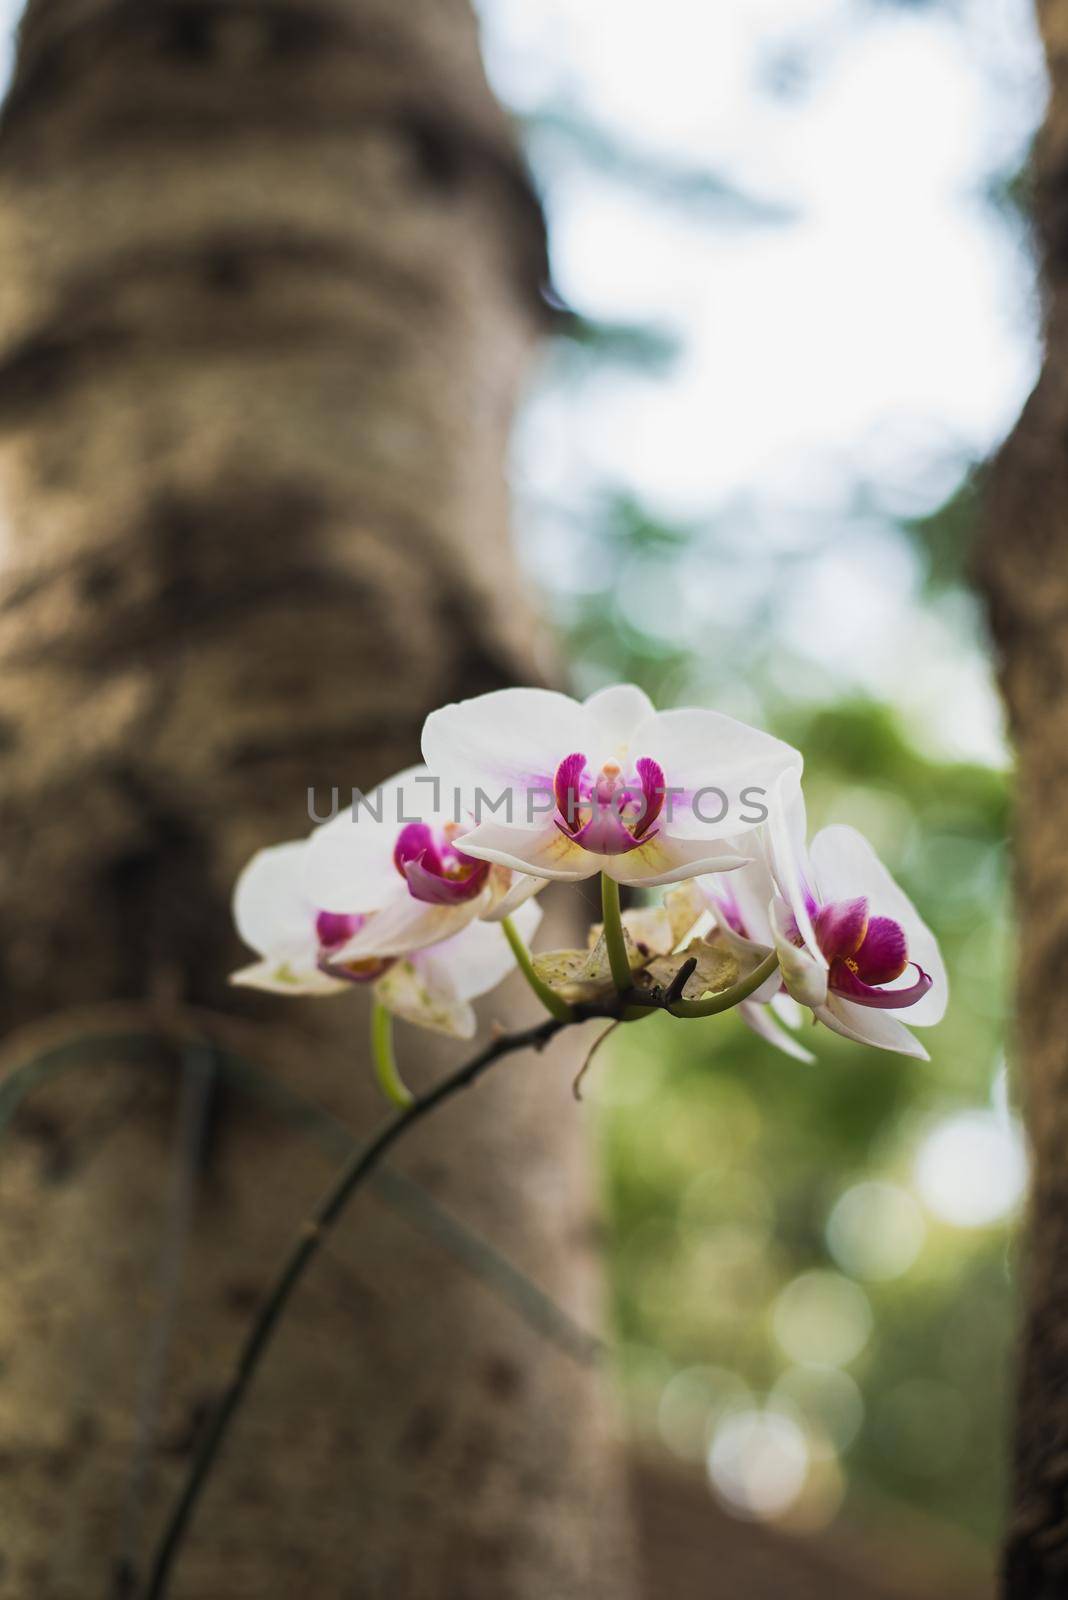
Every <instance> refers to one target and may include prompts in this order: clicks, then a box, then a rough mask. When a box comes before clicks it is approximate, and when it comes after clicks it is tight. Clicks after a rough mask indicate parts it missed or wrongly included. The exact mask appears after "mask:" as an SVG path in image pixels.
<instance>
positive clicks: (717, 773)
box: [631, 709, 801, 839]
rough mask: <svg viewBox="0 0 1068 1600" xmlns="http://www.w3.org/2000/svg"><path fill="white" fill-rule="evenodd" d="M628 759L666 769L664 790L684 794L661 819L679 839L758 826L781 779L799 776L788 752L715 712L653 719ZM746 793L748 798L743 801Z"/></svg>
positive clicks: (796, 757)
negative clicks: (793, 773) (785, 774)
mask: <svg viewBox="0 0 1068 1600" xmlns="http://www.w3.org/2000/svg"><path fill="white" fill-rule="evenodd" d="M631 754H632V756H633V757H634V758H637V757H640V756H652V757H653V759H654V760H655V761H658V762H659V763H660V765H661V767H662V768H663V769H664V782H665V785H666V786H667V788H668V789H669V790H671V789H684V790H685V791H686V795H685V796H683V797H682V798H677V799H675V800H674V802H672V801H671V800H670V798H669V799H668V800H667V801H665V806H664V811H663V812H662V813H661V816H662V817H663V818H664V823H663V827H664V830H665V831H667V832H669V833H671V834H672V835H673V836H675V837H677V838H681V839H710V838H714V839H723V838H727V837H729V836H730V835H732V834H738V833H742V832H748V831H749V830H750V829H752V828H754V827H757V826H758V825H759V824H760V823H761V822H762V821H763V820H764V816H763V814H762V813H761V807H763V806H765V805H766V804H767V796H768V795H769V794H770V793H771V791H772V789H773V787H774V785H775V783H776V782H777V780H778V779H779V777H780V776H781V774H782V773H783V772H785V771H787V770H789V769H796V770H797V771H798V772H800V770H801V756H800V754H799V753H798V751H796V750H794V749H793V748H792V746H790V745H788V744H784V743H783V742H782V740H781V739H773V738H772V736H771V735H770V734H768V733H761V732H760V731H759V729H757V728H750V727H748V726H747V724H746V723H744V722H736V721H735V719H734V718H733V717H727V716H724V715H723V714H722V713H721V712H719V711H701V710H696V709H683V710H678V711H658V712H655V713H654V714H653V716H651V717H650V718H649V719H648V720H647V721H646V722H644V723H642V724H641V726H640V727H638V728H637V729H636V730H635V733H634V736H633V739H632V741H631ZM702 790H704V791H708V792H707V793H704V794H702V793H701V791H702ZM716 790H722V792H723V794H724V795H725V797H726V803H724V802H722V801H721V800H720V798H719V796H718V795H717V794H716V793H715V792H713V791H716ZM747 790H751V791H753V792H752V793H751V794H749V795H748V796H747V797H746V798H743V796H744V795H745V793H746V791H747ZM721 810H722V811H723V812H724V815H723V816H722V817H719V812H720V811H721ZM716 818H718V820H712V819H716ZM706 819H708V820H706Z"/></svg>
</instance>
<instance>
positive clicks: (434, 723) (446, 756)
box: [423, 689, 588, 848]
mask: <svg viewBox="0 0 1068 1600" xmlns="http://www.w3.org/2000/svg"><path fill="white" fill-rule="evenodd" d="M587 726H588V725H587V723H586V720H585V718H584V715H583V710H582V707H581V706H580V705H579V703H578V701H577V700H572V699H570V698H569V697H568V696H567V695H566V694H557V693H555V692H554V691H552V690H550V689H498V690H496V691H495V692H494V693H492V694H483V695H478V696H477V697H476V698H475V699H473V700H461V701H460V702H459V703H458V704H455V705H449V706H443V707H442V708H441V710H440V711H433V712H431V714H430V716H429V717H428V718H427V719H426V723H425V724H424V726H423V758H424V760H425V761H426V764H427V766H428V767H429V768H430V769H431V771H432V772H434V773H436V774H437V775H438V776H439V777H440V778H441V780H442V783H443V784H444V785H445V786H446V788H448V789H449V790H450V791H451V790H452V789H453V788H455V789H458V790H459V791H460V796H461V803H462V807H463V811H464V815H465V817H467V818H469V819H471V820H473V821H474V822H475V823H476V825H477V824H479V823H482V822H485V823H490V822H493V820H494V818H495V817H496V819H498V820H499V821H500V822H501V823H502V824H503V825H505V826H511V827H516V828H526V829H528V830H530V829H534V830H540V829H541V828H542V827H543V826H544V823H545V820H546V817H547V816H548V815H550V814H551V813H550V812H547V811H546V810H545V809H544V807H545V805H547V804H548V800H549V794H543V795H542V796H539V800H538V804H539V806H540V807H541V809H540V810H536V811H535V812H534V814H533V815H531V812H530V810H529V808H528V804H527V795H528V793H529V792H530V791H531V790H532V789H535V790H542V791H545V789H546V786H547V785H548V786H550V788H551V784H552V780H553V776H554V774H555V772H556V769H557V767H558V766H559V765H560V762H561V761H562V760H563V759H564V757H565V756H567V755H571V754H573V753H574V752H575V751H577V750H581V749H582V742H581V741H582V738H583V736H584V734H585V733H586V731H587ZM478 790H481V791H482V794H483V798H482V800H481V802H479V800H478V794H477V791H478ZM502 798H503V799H505V802H506V803H505V805H504V806H502V808H501V809H499V810H494V809H493V808H494V807H495V806H496V803H497V802H498V800H500V799H502ZM465 848H466V846H465Z"/></svg>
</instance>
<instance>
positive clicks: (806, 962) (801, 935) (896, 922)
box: [768, 788, 949, 1060]
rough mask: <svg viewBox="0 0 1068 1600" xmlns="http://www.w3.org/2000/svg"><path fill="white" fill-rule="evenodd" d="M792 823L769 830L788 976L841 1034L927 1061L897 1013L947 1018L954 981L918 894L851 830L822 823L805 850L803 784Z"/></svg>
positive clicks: (773, 914)
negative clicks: (901, 883) (915, 902)
mask: <svg viewBox="0 0 1068 1600" xmlns="http://www.w3.org/2000/svg"><path fill="white" fill-rule="evenodd" d="M779 814H780V816H783V817H785V818H786V819H787V822H786V825H785V826H783V827H782V828H780V829H779V830H778V831H777V832H772V831H770V830H769V835H768V837H769V845H770V858H771V869H772V875H773V877H774V880H775V887H776V889H777V891H778V893H777V894H776V895H775V896H774V897H773V899H772V901H771V905H770V908H769V920H770V923H771V931H772V936H773V938H774V940H775V947H776V950H777V952H778V955H779V962H780V967H781V970H782V975H783V982H784V983H785V985H786V988H787V989H788V991H789V993H790V994H791V995H793V997H794V998H795V999H796V1000H798V1001H799V1002H800V1003H801V1004H802V1005H806V1006H810V1007H811V1009H812V1011H813V1012H814V1014H815V1016H816V1017H817V1018H818V1019H819V1021H820V1022H822V1023H824V1024H825V1025H826V1026H827V1027H828V1028H831V1029H833V1031H834V1032H835V1033H840V1034H842V1035H843V1036H844V1037H845V1038H847V1039H854V1040H856V1041H857V1042H858V1043H861V1044H870V1045H874V1046H875V1047H876V1048H878V1049H880V1050H896V1051H899V1052H900V1053H902V1054H904V1055H910V1056H917V1057H919V1058H920V1059H921V1060H926V1059H927V1052H926V1050H925V1049H924V1048H923V1046H922V1045H921V1044H920V1043H919V1041H918V1040H917V1039H915V1038H913V1036H912V1034H911V1033H910V1032H909V1029H908V1028H906V1027H905V1026H904V1023H903V1022H902V1021H900V1020H899V1017H898V1013H901V1014H902V1015H905V1014H907V1016H908V1020H909V1022H910V1023H911V1024H913V1025H914V1026H918V1027H929V1026H931V1025H933V1024H935V1023H937V1022H940V1021H941V1020H942V1017H943V1016H944V1014H945V1010H946V1004H947V1002H948V999H949V983H948V979H947V976H946V969H945V965H944V963H943V961H942V956H941V953H940V951H939V948H938V941H937V940H936V938H935V936H934V934H933V933H932V932H931V930H930V928H929V927H928V926H927V924H926V923H925V922H924V920H923V918H922V917H921V916H920V914H919V912H918V911H917V910H916V907H915V906H914V905H913V904H912V901H911V900H910V899H909V898H908V896H907V895H906V894H905V892H904V890H903V889H901V888H899V887H898V885H897V884H896V883H895V882H894V880H893V878H892V877H891V876H890V874H889V872H887V870H886V868H885V867H884V866H883V864H882V862H881V861H880V860H879V858H878V856H877V855H876V854H875V851H874V850H873V849H872V847H871V845H870V844H869V843H868V841H867V840H866V839H865V838H864V837H863V836H862V835H861V834H859V833H857V831H856V830H855V829H854V828H847V827H843V826H834V827H830V828H824V829H823V830H822V831H821V832H820V833H818V834H817V835H816V837H815V838H814V839H813V841H812V847H811V850H810V851H809V852H805V851H804V847H803V842H799V841H803V839H804V802H803V800H802V798H801V793H800V788H798V789H797V790H796V791H795V792H794V793H792V794H791V795H789V796H788V797H787V804H786V806H785V807H781V808H780V811H779Z"/></svg>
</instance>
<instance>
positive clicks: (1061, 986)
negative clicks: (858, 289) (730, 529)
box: [978, 0, 1068, 1600]
mask: <svg viewBox="0 0 1068 1600" xmlns="http://www.w3.org/2000/svg"><path fill="white" fill-rule="evenodd" d="M1038 17H1039V23H1040V26H1041V28H1042V32H1043V35H1044V39H1045V45H1046V52H1047V59H1048V63H1049V69H1050V74H1051V89H1052V94H1051V100H1050V104H1049V110H1048V114H1047V118H1046V123H1045V126H1044V129H1043V131H1042V134H1041V136H1040V139H1039V141H1038V146H1037V148H1036V152H1035V159H1034V178H1035V201H1036V216H1037V224H1038V231H1039V236H1040V241H1041V246H1042V255H1043V264H1044V269H1045V288H1046V319H1045V322H1046V325H1045V345H1046V356H1045V362H1044V364H1043V368H1042V373H1041V376H1040V378H1039V381H1038V384H1037V386H1036V388H1035V391H1034V393H1033V394H1032V395H1031V397H1030V399H1029V400H1028V402H1027V405H1026V406H1025V408H1024V411H1023V414H1022V416H1021V418H1020V420H1019V422H1018V423H1017V425H1016V428H1015V430H1014V431H1013V433H1012V435H1011V437H1010V438H1009V440H1008V441H1007V443H1006V444H1005V446H1004V447H1003V449H1002V451H1001V453H1000V455H999V457H998V459H997V460H996V461H995V463H994V464H993V468H992V470H991V474H990V482H989V495H988V519H987V527H986V530H985V535H984V538H983V541H982V544H981V548H980V551H979V554H978V576H979V581H980V584H981V587H982V588H983V590H984V592H985V594H986V597H987V600H988V604H989V610H990V617H991V622H992V627H993V632H994V636H995V639H996V642H997V645H998V649H999V653H1000V664H1001V681H1002V686H1003V690H1004V694H1005V698H1006V701H1007V705H1008V710H1009V717H1010V722H1011V727H1012V733H1013V737H1014V739H1015V742H1016V746H1017V751H1018V755H1019V777H1018V782H1017V792H1016V892H1017V903H1018V907H1019V915H1020V946H1019V951H1020V953H1019V963H1020V966H1019V980H1018V1012H1019V1014H1018V1021H1017V1024H1016V1055H1017V1057H1018V1060H1019V1063H1020V1071H1021V1079H1022V1093H1023V1101H1024V1111H1025V1115H1026V1119H1027V1125H1028V1129H1029V1132H1030V1138H1031V1143H1032V1148H1033V1157H1034V1179H1033V1192H1032V1201H1031V1217H1030V1226H1029V1229H1028V1234H1027V1240H1026V1247H1025V1260H1024V1290H1025V1310H1024V1325H1023V1330H1022V1340H1021V1348H1020V1376H1019V1391H1018V1415H1017V1424H1016V1442H1015V1484H1014V1495H1013V1505H1012V1508H1011V1512H1010V1521H1009V1528H1008V1536H1007V1544H1006V1556H1005V1567H1004V1571H1005V1578H1004V1593H1005V1594H1006V1595H1008V1596H1012V1597H1013V1600H1017V1597H1018V1600H1052V1597H1053V1596H1060V1595H1065V1594H1068V0H1044V3H1039V5H1038Z"/></svg>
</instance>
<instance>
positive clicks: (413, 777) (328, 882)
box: [304, 766, 447, 912]
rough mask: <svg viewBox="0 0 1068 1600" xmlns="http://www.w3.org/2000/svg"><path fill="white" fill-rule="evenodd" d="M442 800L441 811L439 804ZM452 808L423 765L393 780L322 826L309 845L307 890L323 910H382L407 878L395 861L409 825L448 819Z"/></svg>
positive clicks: (390, 779) (407, 770)
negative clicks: (399, 838)
mask: <svg viewBox="0 0 1068 1600" xmlns="http://www.w3.org/2000/svg"><path fill="white" fill-rule="evenodd" d="M438 799H441V800H442V806H441V809H439V810H436V809H435V800H438ZM446 812H447V807H446V806H445V805H444V798H443V797H442V796H441V786H440V784H435V783H434V782H433V781H432V780H431V778H430V774H429V773H428V772H427V769H426V768H425V767H423V766H418V767H407V768H406V769H405V770H404V771H403V772H398V773H397V774H396V775H395V776H394V777H392V778H387V779H386V781H385V782H384V783H380V784H379V785H378V787H377V789H373V790H372V791H371V793H370V794H369V795H367V796H366V798H365V799H364V800H363V801H362V802H361V803H359V804H354V805H352V806H350V807H348V808H347V809H346V810H345V811H342V812H340V813H339V814H338V815H337V816H336V817H334V818H333V820H332V821H331V822H326V823H324V824H323V825H322V827H320V828H317V829H316V830H315V832H314V833H313V834H312V836H311V839H310V840H309V841H308V860H307V867H306V872H305V879H304V882H305V888H306V890H307V893H308V896H309V898H310V899H311V900H312V901H313V902H314V904H315V905H316V907H317V908H318V910H320V911H337V912H364V911H377V910H378V909H379V908H380V907H381V906H382V905H384V904H385V903H386V902H387V901H388V900H389V899H390V898H391V896H392V893H393V891H394V890H395V889H396V887H397V884H398V883H400V884H402V885H403V883H404V880H403V878H402V877H401V875H400V873H399V872H398V871H397V868H396V865H395V863H394V860H393V849H394V846H395V845H396V842H397V836H398V834H399V833H400V831H401V829H402V828H403V827H404V826H405V824H406V823H408V822H435V821H438V820H444V819H445V814H446Z"/></svg>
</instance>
